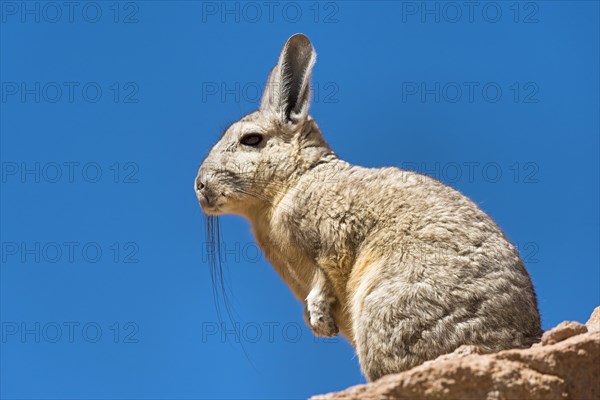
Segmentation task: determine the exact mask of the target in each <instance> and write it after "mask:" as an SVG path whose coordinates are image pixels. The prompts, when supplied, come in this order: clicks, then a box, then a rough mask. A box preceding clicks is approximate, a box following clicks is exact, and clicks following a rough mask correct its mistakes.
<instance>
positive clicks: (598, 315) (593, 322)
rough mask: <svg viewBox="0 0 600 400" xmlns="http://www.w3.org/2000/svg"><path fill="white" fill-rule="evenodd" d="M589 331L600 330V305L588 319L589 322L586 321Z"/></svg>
mask: <svg viewBox="0 0 600 400" xmlns="http://www.w3.org/2000/svg"><path fill="white" fill-rule="evenodd" d="M585 326H587V329H588V331H589V332H598V331H600V306H598V307H596V308H595V309H594V312H593V313H592V315H591V316H590V319H588V322H586V323H585Z"/></svg>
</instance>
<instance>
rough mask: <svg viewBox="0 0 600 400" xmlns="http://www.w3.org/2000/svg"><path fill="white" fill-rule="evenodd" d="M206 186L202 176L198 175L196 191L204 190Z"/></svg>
mask: <svg viewBox="0 0 600 400" xmlns="http://www.w3.org/2000/svg"><path fill="white" fill-rule="evenodd" d="M205 186H206V185H205V184H204V183H202V178H200V175H198V176H197V177H196V190H198V191H200V190H202V189H204V187H205Z"/></svg>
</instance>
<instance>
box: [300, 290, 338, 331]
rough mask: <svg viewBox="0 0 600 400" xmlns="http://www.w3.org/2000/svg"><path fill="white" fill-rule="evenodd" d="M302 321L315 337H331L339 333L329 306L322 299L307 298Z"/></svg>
mask: <svg viewBox="0 0 600 400" xmlns="http://www.w3.org/2000/svg"><path fill="white" fill-rule="evenodd" d="M304 319H305V320H306V323H307V325H308V326H310V328H311V329H312V331H313V332H314V333H315V335H317V336H323V337H333V336H335V335H337V334H338V333H339V328H338V326H337V324H336V323H335V320H334V319H333V315H332V314H331V305H330V304H329V302H327V301H325V300H324V299H323V300H321V299H314V298H311V297H310V296H309V298H308V299H307V301H306V308H305V315H304Z"/></svg>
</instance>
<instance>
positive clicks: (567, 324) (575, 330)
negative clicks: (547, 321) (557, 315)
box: [542, 321, 588, 346]
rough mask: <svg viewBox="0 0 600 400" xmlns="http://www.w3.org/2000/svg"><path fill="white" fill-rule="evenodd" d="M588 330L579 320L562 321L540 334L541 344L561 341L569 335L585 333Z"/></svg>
mask: <svg viewBox="0 0 600 400" xmlns="http://www.w3.org/2000/svg"><path fill="white" fill-rule="evenodd" d="M587 331H588V330H587V328H586V326H585V325H582V324H580V323H579V322H573V321H563V322H561V323H560V324H558V325H557V326H556V327H554V328H552V329H550V330H549V331H546V332H544V335H543V336H542V346H545V345H548V344H554V343H558V342H561V341H563V340H565V339H567V338H570V337H571V336H575V335H579V334H581V333H586V332H587Z"/></svg>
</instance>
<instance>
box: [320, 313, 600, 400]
mask: <svg viewBox="0 0 600 400" xmlns="http://www.w3.org/2000/svg"><path fill="white" fill-rule="evenodd" d="M391 399H407V400H408V399H411V400H418V399H424V400H425V399H427V400H431V399H487V400H502V399H531V400H535V399H582V400H593V399H600V307H597V308H596V309H595V310H594V312H593V313H592V316H591V317H590V320H589V321H588V322H587V323H586V325H583V324H580V323H578V322H570V321H565V322H562V323H561V324H559V325H558V326H556V327H555V328H553V329H551V330H549V331H547V332H545V333H544V335H543V337H542V341H541V342H540V343H537V344H535V345H533V346H532V347H531V348H529V349H515V350H505V351H501V352H498V353H494V354H481V351H480V350H479V349H478V348H477V347H476V346H462V347H460V348H458V349H457V350H456V351H454V353H451V354H446V355H443V356H440V357H438V358H437V359H435V360H432V361H428V362H426V363H424V364H422V365H420V366H418V367H415V368H413V369H411V370H408V371H404V372H401V373H398V374H393V375H388V376H385V377H383V378H381V379H379V380H377V381H375V382H372V383H369V384H365V385H358V386H353V387H351V388H349V389H346V390H344V391H341V392H337V393H329V394H325V395H319V396H314V397H312V398H311V400H391Z"/></svg>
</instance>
